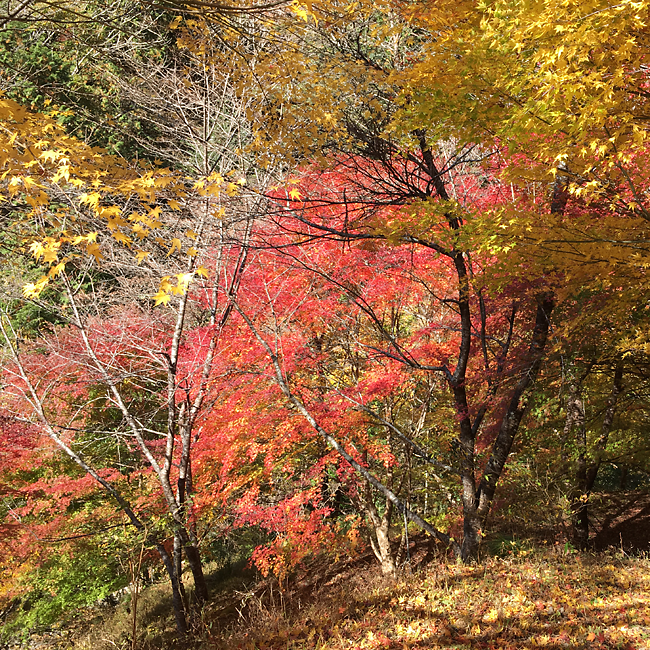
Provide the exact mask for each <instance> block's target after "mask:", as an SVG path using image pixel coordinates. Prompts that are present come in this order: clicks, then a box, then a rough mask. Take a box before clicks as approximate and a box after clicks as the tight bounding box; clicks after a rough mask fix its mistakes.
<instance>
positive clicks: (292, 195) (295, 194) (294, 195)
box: [289, 187, 301, 201]
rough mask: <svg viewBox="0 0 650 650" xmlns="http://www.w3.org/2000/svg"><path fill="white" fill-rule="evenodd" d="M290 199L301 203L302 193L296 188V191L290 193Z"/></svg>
mask: <svg viewBox="0 0 650 650" xmlns="http://www.w3.org/2000/svg"><path fill="white" fill-rule="evenodd" d="M289 198H290V199H292V200H293V201H300V198H301V196H300V192H299V191H298V190H297V189H296V188H295V187H294V189H292V190H291V191H290V192H289Z"/></svg>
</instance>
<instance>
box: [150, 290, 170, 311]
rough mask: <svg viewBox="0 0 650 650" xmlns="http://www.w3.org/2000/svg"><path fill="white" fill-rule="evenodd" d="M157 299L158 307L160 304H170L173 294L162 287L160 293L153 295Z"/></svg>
mask: <svg viewBox="0 0 650 650" xmlns="http://www.w3.org/2000/svg"><path fill="white" fill-rule="evenodd" d="M153 299H154V300H155V301H156V307H157V306H158V305H168V304H169V301H170V300H171V299H172V297H171V294H169V293H165V292H164V291H163V290H162V289H159V290H158V293H157V294H156V295H155V296H154V297H153Z"/></svg>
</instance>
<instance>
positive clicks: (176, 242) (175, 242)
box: [167, 237, 181, 257]
mask: <svg viewBox="0 0 650 650" xmlns="http://www.w3.org/2000/svg"><path fill="white" fill-rule="evenodd" d="M180 250H181V240H180V239H178V237H174V238H173V239H172V247H171V248H170V249H169V252H168V253H167V257H169V256H170V255H171V254H172V253H173V252H174V251H180Z"/></svg>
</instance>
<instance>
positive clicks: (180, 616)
mask: <svg viewBox="0 0 650 650" xmlns="http://www.w3.org/2000/svg"><path fill="white" fill-rule="evenodd" d="M156 549H157V551H158V555H160V559H161V560H162V561H163V564H164V565H165V569H166V570H167V575H168V576H169V580H170V582H171V584H172V607H173V610H174V618H175V619H176V630H177V631H178V636H179V637H181V639H182V638H184V637H185V636H186V635H187V618H186V616H185V604H184V602H183V595H182V592H181V583H180V581H179V579H178V575H177V573H176V567H175V566H174V562H173V561H172V558H171V557H169V553H167V550H166V549H165V547H164V546H163V545H162V544H157V545H156Z"/></svg>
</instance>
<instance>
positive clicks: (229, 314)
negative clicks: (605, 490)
mask: <svg viewBox="0 0 650 650" xmlns="http://www.w3.org/2000/svg"><path fill="white" fill-rule="evenodd" d="M649 18H650V2H646V1H645V0H639V1H632V0H624V1H623V2H620V3H617V4H616V5H611V4H608V3H606V2H602V1H599V0H589V1H587V0H580V1H578V0H561V1H560V0H536V1H535V2H533V1H532V0H530V1H529V0H494V1H489V2H488V1H483V0H481V1H480V2H476V1H474V0H462V1H454V2H449V1H447V0H443V1H438V2H425V1H417V2H409V3H405V2H401V1H400V2H397V1H392V0H387V1H385V2H365V0H362V1H361V2H355V3H346V2H341V3H338V2H320V1H314V2H304V3H302V2H269V3H224V4H221V3H216V2H202V1H198V0H191V1H189V2H184V3H176V2H167V1H161V2H147V3H137V4H136V5H132V4H130V3H129V4H126V3H122V2H121V1H116V2H113V3H109V4H108V5H107V4H98V3H95V2H76V1H74V2H58V3H51V2H47V3H41V2H38V1H37V0H34V1H33V2H27V3H11V2H9V3H6V6H5V7H4V9H3V13H2V15H0V86H1V88H2V95H0V126H1V128H0V214H1V218H2V225H3V228H2V232H1V233H0V250H2V257H3V259H2V262H3V264H2V267H0V276H1V278H2V286H3V298H2V300H1V302H0V306H1V308H2V313H1V314H0V323H1V331H2V339H1V340H2V346H3V347H2V356H1V357H0V359H1V364H2V365H1V375H0V376H1V381H2V386H3V394H2V397H1V398H0V426H1V429H0V430H1V431H2V436H3V441H4V442H5V445H6V449H3V451H2V453H1V454H0V490H1V493H2V497H1V498H2V501H1V504H2V509H1V510H0V515H1V516H2V523H1V524H0V531H1V532H0V535H1V537H0V543H2V545H3V547H4V549H5V552H4V554H3V559H2V563H1V564H0V569H2V572H3V576H4V580H3V583H4V585H5V586H4V587H3V592H2V593H0V599H6V600H7V601H9V600H11V599H16V598H20V597H21V596H23V597H24V595H25V594H26V593H28V592H29V590H30V588H31V587H30V584H31V583H30V575H31V572H32V571H33V569H34V567H36V566H38V567H43V570H44V571H45V570H48V571H52V572H53V573H52V575H54V572H56V570H57V567H59V566H62V564H61V563H65V562H66V561H68V559H69V558H70V557H72V555H73V554H75V553H82V554H83V553H85V554H86V555H85V556H84V557H87V558H88V562H89V563H95V564H98V565H100V566H101V567H102V569H101V571H100V573H99V574H98V575H105V573H106V571H108V569H107V568H106V567H108V566H109V565H108V564H107V562H108V560H102V559H101V557H104V555H103V552H101V553H99V555H98V552H97V548H92V549H91V548H88V546H87V545H85V542H81V541H79V540H85V539H86V537H87V536H93V537H94V538H96V539H99V540H101V543H100V546H99V547H98V548H101V549H111V550H110V552H109V550H106V554H109V555H110V554H113V555H115V556H116V557H122V556H123V557H126V556H127V555H128V554H129V553H133V549H134V548H136V547H138V545H139V548H140V549H141V551H140V556H139V557H140V560H139V561H140V563H141V564H142V562H143V557H145V549H146V563H152V564H153V562H154V560H153V557H154V556H155V555H156V554H157V556H158V557H159V559H160V561H161V563H162V565H163V567H164V571H165V573H166V575H167V577H168V579H169V580H170V583H171V586H172V592H173V609H174V613H175V616H176V623H177V628H178V631H179V633H180V634H181V635H184V634H186V633H187V632H188V630H189V627H190V620H191V617H190V613H191V611H192V609H193V608H194V607H195V606H197V607H199V608H200V606H201V605H202V604H203V603H204V602H205V601H206V600H207V599H208V598H209V593H208V589H207V584H206V582H205V580H204V576H203V563H204V560H205V558H206V557H210V556H211V553H216V552H217V551H215V549H217V548H218V546H219V544H220V543H221V541H222V540H223V539H225V538H227V537H228V535H231V534H233V531H238V530H239V531H241V530H248V531H250V530H254V531H256V534H257V535H258V537H259V540H258V543H256V548H255V550H254V552H253V555H252V557H253V560H254V561H255V563H256V564H257V566H258V567H259V568H260V569H261V570H262V571H263V572H265V573H268V572H274V573H276V574H277V575H279V576H286V575H287V574H288V572H290V571H291V570H292V568H293V567H295V566H296V564H297V563H299V562H301V561H302V560H304V558H305V557H307V556H308V555H309V554H311V553H316V552H320V553H330V554H331V555H332V556H334V555H337V554H343V553H354V552H355V549H358V548H359V547H360V546H363V545H364V544H366V543H367V544H368V545H369V546H370V547H371V548H372V551H373V552H374V554H375V556H376V557H377V559H378V561H379V563H380V564H381V567H382V570H383V572H384V573H385V574H388V575H394V574H395V572H396V571H397V570H398V566H399V563H400V553H403V550H400V549H403V546H404V544H407V545H408V534H409V532H408V531H409V526H410V527H411V529H415V528H418V529H420V530H422V531H423V532H425V533H426V534H428V535H430V536H431V537H432V538H433V539H435V540H437V543H438V544H440V545H441V547H444V548H446V549H448V551H449V552H450V553H452V554H455V555H456V556H457V557H459V558H460V559H462V560H463V561H465V562H470V561H473V560H475V559H476V558H477V557H478V556H479V553H480V550H481V545H482V540H483V538H484V537H485V536H486V535H489V533H490V521H491V519H490V517H491V516H493V515H494V513H495V511H496V512H501V511H503V512H506V511H507V506H505V507H504V506H502V502H506V503H507V502H508V500H510V502H513V501H516V500H517V499H519V500H520V501H521V502H522V503H527V504H528V506H527V507H529V508H530V512H535V507H536V501H541V500H542V499H543V498H547V497H548V494H549V493H548V492H546V493H545V495H544V496H542V495H540V493H538V492H536V488H535V487H534V486H533V485H532V483H531V482H530V481H529V478H530V477H529V474H527V472H528V473H530V472H533V471H534V472H537V473H544V475H545V476H546V477H548V481H549V482H550V484H552V485H553V488H552V491H553V494H554V495H555V496H556V497H557V499H558V501H560V500H562V499H564V502H565V503H566V504H567V505H566V510H565V512H564V513H562V512H557V511H556V516H557V519H556V521H555V525H558V521H560V520H562V521H564V519H566V521H567V522H569V524H570V527H571V530H572V533H571V536H572V540H573V542H574V543H575V545H576V546H577V547H579V548H581V549H586V548H588V547H589V544H590V538H589V521H590V519H589V518H590V509H589V503H590V495H591V494H592V492H593V491H594V490H596V489H598V486H599V485H600V483H599V481H600V480H601V479H602V477H603V476H604V473H606V472H609V474H608V475H609V476H613V475H614V474H616V472H618V474H616V475H617V476H619V478H620V482H621V484H624V483H625V481H626V480H627V478H626V477H627V476H628V474H629V472H640V474H639V476H642V477H647V471H648V465H647V464H648V458H647V441H646V437H647V436H645V434H644V431H645V428H646V419H647V415H646V414H647V404H646V391H647V384H646V379H647V378H648V371H647V370H648V359H647V356H648V352H649V350H650V347H649V346H650V343H649V342H648V332H649V327H648V326H649V321H648V302H647V297H646V296H647V291H648V284H647V282H648V281H647V278H646V275H647V269H648V267H649V262H648V259H649V257H648V237H647V228H648V221H649V220H650V206H649V205H648V198H647V197H648V192H649V191H650V169H648V166H647V163H646V159H647V151H648V144H647V137H648V119H649V118H648V114H649V113H648V106H647V100H648V97H650V95H649V92H650V91H649V87H648V79H647V77H648V66H647V63H646V59H647V56H648V27H647V23H648V19H649ZM531 468H532V469H531ZM599 477H600V478H599ZM643 480H645V478H644V479H643ZM522 495H523V496H522ZM537 507H539V506H537ZM504 516H505V515H504ZM531 516H532V517H533V518H534V517H535V515H531ZM563 518H564V519H563ZM109 531H110V532H109ZM400 538H401V539H402V543H401V544H399V542H398V540H399V539H400ZM51 539H56V540H60V543H61V544H62V546H61V547H60V548H62V549H64V552H63V553H61V554H60V557H58V555H57V552H53V547H52V546H49V547H48V545H47V544H45V543H44V542H45V541H47V540H51ZM404 540H406V541H404ZM57 543H58V542H57ZM57 548H59V547H57ZM61 558H63V559H61ZM66 558H68V559H66ZM111 561H112V560H111ZM186 564H187V565H188V566H189V568H190V569H191V573H192V577H193V581H194V591H193V592H192V596H191V597H190V595H189V592H188V591H187V590H186V589H185V586H184V584H183V572H184V567H185V565H186ZM111 566H113V565H111ZM131 566H132V565H131ZM111 570H112V569H111ZM123 577H124V576H123ZM74 579H82V578H78V577H75V578H74ZM118 582H119V581H118ZM111 586H114V585H113V583H111ZM100 592H101V593H104V592H103V591H102V590H101V589H100V588H99V587H97V588H96V589H91V590H89V592H88V593H89V594H91V593H92V594H93V597H95V596H97V594H99V593H100ZM89 598H90V596H89ZM46 615H49V614H42V616H46Z"/></svg>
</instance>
